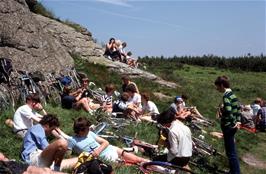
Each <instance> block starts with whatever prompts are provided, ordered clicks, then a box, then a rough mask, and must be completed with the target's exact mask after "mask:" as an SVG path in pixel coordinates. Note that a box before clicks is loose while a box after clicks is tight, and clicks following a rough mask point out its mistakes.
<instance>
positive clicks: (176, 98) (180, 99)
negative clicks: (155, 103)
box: [175, 96, 183, 102]
mask: <svg viewBox="0 0 266 174" xmlns="http://www.w3.org/2000/svg"><path fill="white" fill-rule="evenodd" d="M175 102H183V99H182V97H180V96H176V97H175Z"/></svg>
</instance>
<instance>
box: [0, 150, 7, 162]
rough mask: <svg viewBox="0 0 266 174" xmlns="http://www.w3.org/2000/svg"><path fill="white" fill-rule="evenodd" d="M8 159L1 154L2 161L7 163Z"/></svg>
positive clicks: (0, 159)
mask: <svg viewBox="0 0 266 174" xmlns="http://www.w3.org/2000/svg"><path fill="white" fill-rule="evenodd" d="M7 160H8V158H6V157H5V155H4V154H3V153H1V152H0V161H7Z"/></svg>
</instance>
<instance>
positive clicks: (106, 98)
mask: <svg viewBox="0 0 266 174" xmlns="http://www.w3.org/2000/svg"><path fill="white" fill-rule="evenodd" d="M114 90H115V86H114V85H113V84H108V85H106V86H105V92H106V94H105V95H103V96H102V98H101V101H102V105H101V108H102V109H103V111H105V112H107V113H111V112H112V109H113V97H112V95H113V93H114Z"/></svg>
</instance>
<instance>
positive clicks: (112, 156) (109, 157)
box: [101, 145, 119, 162]
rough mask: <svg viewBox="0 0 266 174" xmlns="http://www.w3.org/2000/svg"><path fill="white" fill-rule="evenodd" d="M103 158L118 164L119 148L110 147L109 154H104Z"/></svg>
mask: <svg viewBox="0 0 266 174" xmlns="http://www.w3.org/2000/svg"><path fill="white" fill-rule="evenodd" d="M101 157H103V158H104V159H105V160H107V161H112V162H116V161H117V160H118V159H119V156H118V153H117V147H115V146H112V145H109V146H108V151H107V153H104V154H103V155H102V156H101Z"/></svg>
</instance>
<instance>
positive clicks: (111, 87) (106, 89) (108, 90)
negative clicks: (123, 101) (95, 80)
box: [105, 84, 115, 93]
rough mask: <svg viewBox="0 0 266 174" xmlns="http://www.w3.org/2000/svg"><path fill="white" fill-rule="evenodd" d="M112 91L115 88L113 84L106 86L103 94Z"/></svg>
mask: <svg viewBox="0 0 266 174" xmlns="http://www.w3.org/2000/svg"><path fill="white" fill-rule="evenodd" d="M114 90H115V86H114V85H113V84H108V85H106V86H105V92H106V93H108V92H111V91H114Z"/></svg>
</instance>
